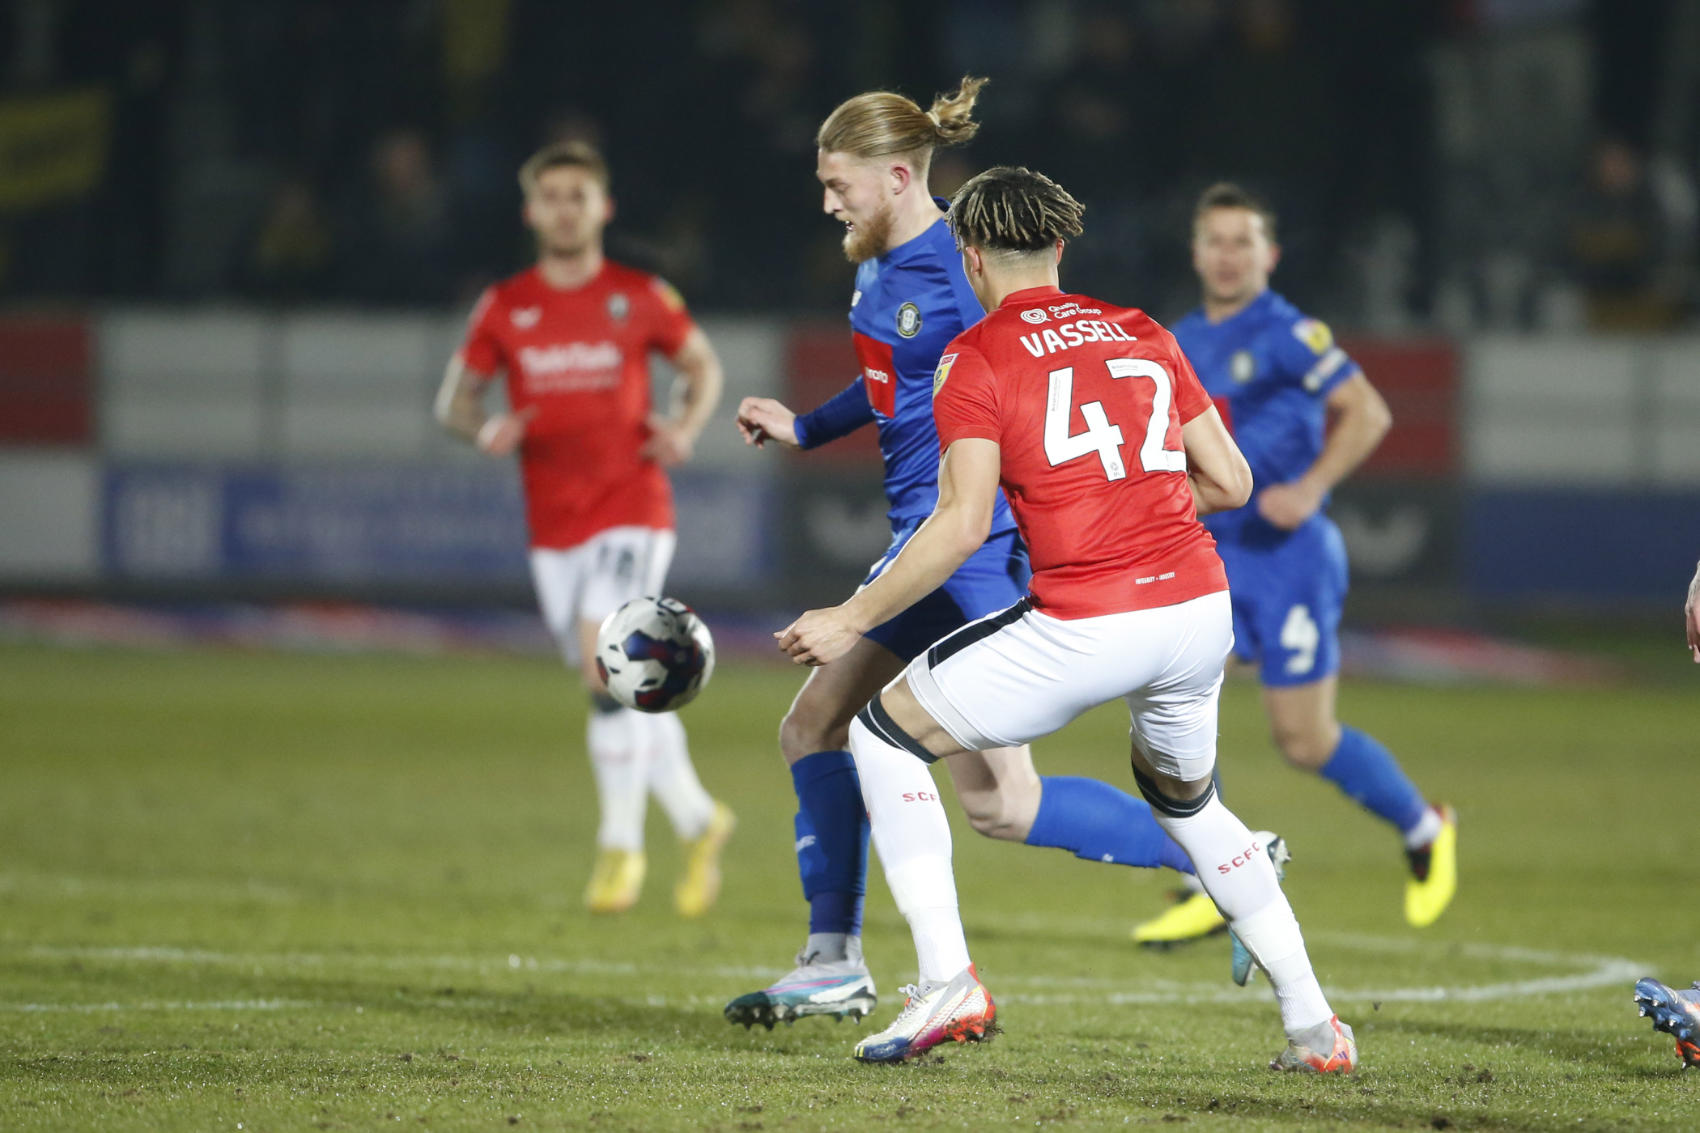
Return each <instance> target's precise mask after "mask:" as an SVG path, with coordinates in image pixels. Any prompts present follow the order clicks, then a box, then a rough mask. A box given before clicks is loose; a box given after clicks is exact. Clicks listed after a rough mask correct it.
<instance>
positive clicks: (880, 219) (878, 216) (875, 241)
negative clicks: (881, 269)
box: [844, 201, 897, 264]
mask: <svg viewBox="0 0 1700 1133" xmlns="http://www.w3.org/2000/svg"><path fill="white" fill-rule="evenodd" d="M895 227H897V214H896V211H895V210H894V209H893V208H892V207H891V202H889V201H887V202H886V203H885V204H883V205H881V206H880V209H879V211H878V212H876V213H874V215H873V218H872V219H871V220H869V221H868V223H866V224H858V225H856V226H854V227H853V228H851V229H850V230H849V231H848V232H846V233H845V234H844V258H845V259H847V260H849V261H850V262H851V263H853V264H860V263H863V262H865V261H867V260H871V259H873V258H874V257H875V256H883V255H884V254H885V253H886V252H888V251H890V250H891V249H889V248H887V247H886V242H887V241H888V240H890V239H891V230H892V229H893V228H895Z"/></svg>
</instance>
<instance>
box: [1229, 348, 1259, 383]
mask: <svg viewBox="0 0 1700 1133" xmlns="http://www.w3.org/2000/svg"><path fill="white" fill-rule="evenodd" d="M1256 373H1257V361H1256V359H1254V358H1253V357H1252V356H1251V351H1249V350H1236V351H1234V356H1233V357H1232V358H1230V359H1229V360H1228V376H1229V377H1231V378H1233V379H1234V381H1236V382H1238V383H1239V384H1240V385H1242V386H1243V385H1245V384H1246V383H1247V382H1249V381H1251V379H1252V375H1254V374H1256Z"/></svg>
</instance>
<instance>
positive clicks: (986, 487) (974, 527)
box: [773, 437, 1002, 665]
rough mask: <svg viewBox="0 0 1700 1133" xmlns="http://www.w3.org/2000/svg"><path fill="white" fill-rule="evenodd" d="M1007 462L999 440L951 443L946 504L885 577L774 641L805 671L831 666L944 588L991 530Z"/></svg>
mask: <svg viewBox="0 0 1700 1133" xmlns="http://www.w3.org/2000/svg"><path fill="white" fill-rule="evenodd" d="M1001 460H1002V457H1001V453H1000V450H999V448H998V444H997V442H996V441H990V440H986V439H984V438H981V437H968V438H964V439H962V440H959V441H954V442H952V443H951V446H950V448H948V449H946V450H945V454H944V460H943V461H942V462H940V464H939V502H938V505H937V506H936V507H934V508H933V514H932V515H930V516H928V517H927V521H926V522H925V523H923V524H921V526H920V527H919V528H918V529H917V530H916V532H915V534H914V536H913V537H911V538H910V540H909V542H907V543H905V544H904V545H903V550H902V551H901V552H899V554H898V556H897V558H896V559H895V560H893V561H892V564H891V565H890V566H888V567H887V568H886V569H885V571H884V572H883V573H882V574H881V575H880V576H879V577H878V578H876V579H874V580H873V581H872V582H870V583H868V585H866V586H864V587H863V588H862V589H861V590H859V591H857V592H856V594H855V595H854V596H853V597H852V598H851V599H850V600H849V601H848V602H845V603H844V604H843V605H841V606H833V607H832V608H831V609H827V610H810V611H809V612H808V613H806V614H804V615H803V616H802V617H800V618H798V619H797V620H796V621H794V622H792V623H791V624H790V625H788V626H786V627H785V628H784V629H782V630H780V631H779V632H778V633H776V634H774V635H773V636H774V637H775V638H777V639H778V641H779V648H780V649H782V650H784V651H785V652H786V653H788V654H790V655H791V659H792V660H793V661H796V662H797V663H798V664H801V665H826V664H830V663H831V662H833V661H836V660H837V659H838V658H840V657H842V656H844V654H846V653H848V652H849V651H850V647H851V646H852V645H854V644H856V639H857V638H859V637H861V636H862V635H863V634H864V633H866V632H868V630H870V629H872V628H874V627H875V626H877V625H879V624H881V623H882V622H887V621H890V620H891V619H892V618H893V617H895V616H897V615H898V614H900V613H902V612H903V611H904V610H907V609H908V608H909V607H910V606H913V605H914V604H915V603H916V602H919V601H920V600H921V599H922V598H925V597H926V596H927V595H928V594H931V593H932V592H933V591H934V590H937V589H938V588H939V587H940V586H941V585H943V584H944V581H945V579H947V578H949V577H950V576H951V575H953V574H955V573H956V570H957V568H958V567H960V566H961V565H962V564H963V563H965V562H967V561H968V557H969V556H970V555H972V554H973V553H974V552H975V551H977V550H979V548H980V545H981V544H982V543H984V542H985V541H986V535H987V534H988V533H989V532H990V531H991V529H992V509H993V507H994V506H995V504H996V501H997V490H998V472H999V468H1000V463H1001Z"/></svg>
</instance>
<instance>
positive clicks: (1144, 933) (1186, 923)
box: [1133, 889, 1228, 948]
mask: <svg viewBox="0 0 1700 1133" xmlns="http://www.w3.org/2000/svg"><path fill="white" fill-rule="evenodd" d="M1176 896H1177V897H1178V898H1179V900H1177V901H1176V902H1175V903H1174V904H1173V905H1170V906H1169V907H1168V908H1167V909H1166V910H1164V911H1163V912H1162V913H1161V914H1159V915H1158V916H1155V917H1152V918H1151V919H1150V920H1148V921H1144V922H1142V923H1140V924H1137V925H1134V926H1133V942H1134V943H1135V944H1143V945H1144V946H1145V947H1147V948H1173V947H1174V946H1175V945H1177V944H1186V943H1188V942H1189V941H1193V940H1203V939H1204V938H1205V937H1207V936H1214V935H1215V934H1216V933H1218V932H1226V931H1227V930H1228V922H1227V921H1225V920H1223V919H1222V914H1221V913H1220V912H1219V911H1217V909H1216V903H1215V902H1214V901H1212V900H1211V899H1210V895H1209V894H1208V893H1205V892H1204V891H1203V890H1199V891H1198V892H1196V893H1195V892H1192V891H1191V890H1188V889H1182V890H1177V892H1176Z"/></svg>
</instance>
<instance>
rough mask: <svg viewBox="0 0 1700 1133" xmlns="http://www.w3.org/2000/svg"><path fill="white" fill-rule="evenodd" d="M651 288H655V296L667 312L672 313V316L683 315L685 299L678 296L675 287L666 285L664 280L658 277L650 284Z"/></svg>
mask: <svg viewBox="0 0 1700 1133" xmlns="http://www.w3.org/2000/svg"><path fill="white" fill-rule="evenodd" d="M651 286H652V287H654V288H655V294H656V295H657V296H658V297H659V298H660V300H661V302H662V305H663V306H665V307H666V308H667V309H668V310H669V311H672V312H673V313H674V314H683V313H684V310H685V297H684V296H683V295H680V294H679V291H678V289H677V288H676V287H674V286H673V285H672V284H671V283H668V282H667V281H666V280H665V279H661V278H659V277H658V278H657V279H656V280H655V281H654V283H652V284H651Z"/></svg>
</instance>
